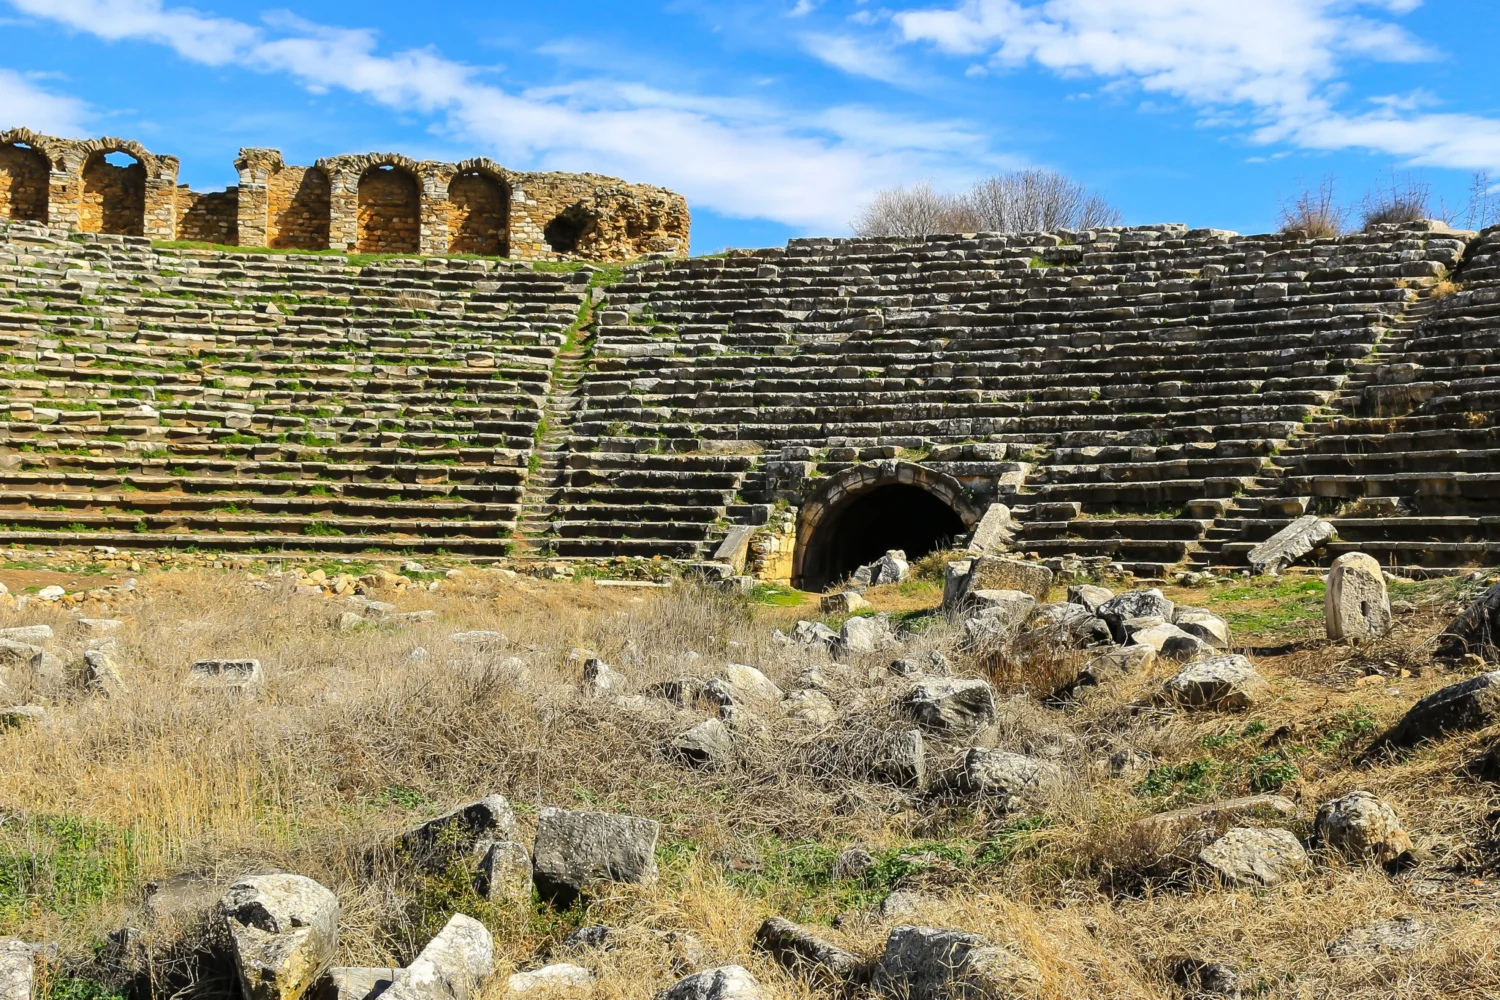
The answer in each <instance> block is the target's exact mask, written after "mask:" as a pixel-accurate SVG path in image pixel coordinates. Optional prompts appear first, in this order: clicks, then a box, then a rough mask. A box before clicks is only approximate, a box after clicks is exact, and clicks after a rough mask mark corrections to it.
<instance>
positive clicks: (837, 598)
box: [818, 590, 874, 615]
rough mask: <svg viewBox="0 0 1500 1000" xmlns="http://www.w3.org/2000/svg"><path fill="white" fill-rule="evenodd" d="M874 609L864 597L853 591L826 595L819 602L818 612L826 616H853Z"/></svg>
mask: <svg viewBox="0 0 1500 1000" xmlns="http://www.w3.org/2000/svg"><path fill="white" fill-rule="evenodd" d="M871 607H874V605H872V604H871V603H870V602H869V601H867V600H865V599H864V597H863V596H861V595H860V594H858V593H856V592H855V591H852V590H846V591H844V592H843V593H839V594H824V595H823V597H822V598H821V599H820V600H819V601H818V610H819V611H821V612H823V614H825V615H852V614H854V613H855V612H856V611H865V610H867V609H869V608H871Z"/></svg>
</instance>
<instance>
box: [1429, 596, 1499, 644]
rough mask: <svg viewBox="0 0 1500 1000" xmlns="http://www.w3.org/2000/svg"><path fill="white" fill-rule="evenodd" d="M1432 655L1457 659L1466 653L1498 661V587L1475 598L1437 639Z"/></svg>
mask: <svg viewBox="0 0 1500 1000" xmlns="http://www.w3.org/2000/svg"><path fill="white" fill-rule="evenodd" d="M1433 652H1434V653H1435V654H1436V655H1437V656H1440V657H1443V658H1444V659H1451V660H1456V659H1458V658H1459V657H1461V656H1464V655H1465V654H1469V653H1472V654H1474V655H1475V656H1478V657H1481V658H1483V659H1485V660H1488V661H1489V662H1491V663H1494V662H1497V661H1500V584H1496V585H1495V586H1493V587H1491V588H1490V589H1488V590H1486V591H1485V592H1484V593H1482V594H1480V595H1479V596H1478V597H1477V598H1475V599H1474V601H1473V602H1472V603H1470V605H1469V606H1468V607H1467V608H1465V609H1464V611H1463V613H1462V614H1460V615H1459V616H1458V617H1457V618H1455V619H1453V621H1451V622H1450V623H1449V624H1448V627H1447V628H1445V629H1443V632H1442V634H1441V635H1439V636H1438V637H1437V645H1436V646H1435V647H1434V650H1433Z"/></svg>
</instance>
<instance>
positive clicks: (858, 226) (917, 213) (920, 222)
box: [853, 170, 1122, 237]
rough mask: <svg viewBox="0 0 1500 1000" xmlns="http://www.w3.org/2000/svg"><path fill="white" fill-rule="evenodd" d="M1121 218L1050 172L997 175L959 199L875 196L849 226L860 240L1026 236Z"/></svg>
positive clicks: (902, 192)
mask: <svg viewBox="0 0 1500 1000" xmlns="http://www.w3.org/2000/svg"><path fill="white" fill-rule="evenodd" d="M1121 219H1122V216H1121V215H1120V212H1119V210H1118V209H1116V208H1115V207H1114V206H1113V205H1111V204H1110V203H1109V202H1108V201H1106V200H1105V199H1104V197H1103V196H1102V195H1099V194H1096V193H1094V192H1091V191H1089V190H1088V188H1086V187H1084V186H1083V185H1082V184H1080V183H1079V182H1077V181H1075V180H1072V179H1071V178H1068V177H1066V176H1064V175H1062V174H1060V173H1058V172H1057V171H1055V170H1018V171H1014V172H1012V173H1007V174H997V175H995V176H994V177H989V178H986V179H985V180H982V181H980V182H979V183H977V184H975V185H974V186H973V187H972V188H970V189H969V190H968V191H966V192H964V193H963V194H960V195H950V194H943V193H940V192H937V191H934V190H933V189H932V186H931V185H930V184H927V183H926V182H923V183H919V184H913V185H912V186H911V187H903V188H888V189H887V190H884V191H880V192H877V193H876V195H875V197H874V198H872V199H871V200H870V203H869V204H868V205H866V206H865V208H864V210H863V211H862V212H860V214H859V216H858V217H857V218H856V219H855V220H854V223H853V228H854V231H855V233H856V234H858V235H860V236H911V237H916V236H926V235H928V234H930V233H954V232H993V233H1026V232H1044V231H1048V230H1054V229H1093V228H1096V227H1100V226H1117V225H1120V223H1121Z"/></svg>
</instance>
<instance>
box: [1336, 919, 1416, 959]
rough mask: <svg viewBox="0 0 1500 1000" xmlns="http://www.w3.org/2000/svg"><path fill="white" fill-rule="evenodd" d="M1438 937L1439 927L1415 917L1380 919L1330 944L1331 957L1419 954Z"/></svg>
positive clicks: (1341, 936)
mask: <svg viewBox="0 0 1500 1000" xmlns="http://www.w3.org/2000/svg"><path fill="white" fill-rule="evenodd" d="M1436 937H1437V929H1436V928H1434V927H1433V926H1432V925H1430V924H1427V923H1425V922H1423V921H1421V920H1419V919H1417V918H1416V917H1413V916H1399V917H1395V918H1393V919H1390V920H1377V921H1375V922H1374V923H1371V924H1366V925H1365V926H1364V927H1356V928H1355V929H1353V930H1351V931H1349V932H1347V933H1345V934H1342V935H1340V936H1339V937H1337V938H1335V939H1334V940H1333V941H1332V942H1330V943H1329V945H1328V957H1329V958H1334V959H1339V958H1374V957H1375V956H1376V955H1389V954H1392V953H1399V952H1410V951H1416V950H1417V949H1418V948H1420V947H1422V946H1423V945H1425V944H1427V943H1429V942H1430V941H1432V940H1433V939H1434V938H1436Z"/></svg>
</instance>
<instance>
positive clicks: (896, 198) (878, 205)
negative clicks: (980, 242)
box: [852, 181, 964, 237]
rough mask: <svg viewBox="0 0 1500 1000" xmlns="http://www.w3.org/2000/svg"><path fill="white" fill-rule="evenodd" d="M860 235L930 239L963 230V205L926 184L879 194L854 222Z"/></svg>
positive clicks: (917, 184)
mask: <svg viewBox="0 0 1500 1000" xmlns="http://www.w3.org/2000/svg"><path fill="white" fill-rule="evenodd" d="M852 228H853V229H854V232H855V233H856V234H858V235H860V236H912V237H916V236H927V235H929V234H931V233H951V232H958V231H961V230H962V229H963V228H964V226H963V225H962V220H960V219H959V206H958V204H957V202H956V200H955V199H954V198H953V196H952V195H947V194H941V193H939V192H937V191H934V190H933V189H932V185H931V184H928V183H927V182H926V181H919V182H918V183H916V184H913V185H911V186H910V187H899V188H887V189H885V190H884V191H877V192H876V193H875V197H873V198H871V199H870V203H869V204H868V205H866V206H865V207H864V209H862V210H861V211H860V213H859V216H858V217H857V218H856V219H855V220H854V222H853V223H852Z"/></svg>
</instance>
